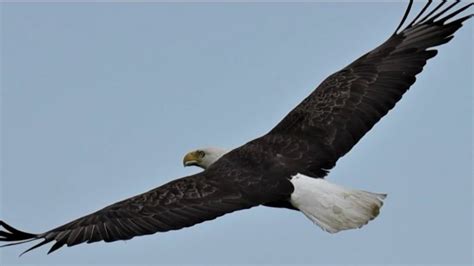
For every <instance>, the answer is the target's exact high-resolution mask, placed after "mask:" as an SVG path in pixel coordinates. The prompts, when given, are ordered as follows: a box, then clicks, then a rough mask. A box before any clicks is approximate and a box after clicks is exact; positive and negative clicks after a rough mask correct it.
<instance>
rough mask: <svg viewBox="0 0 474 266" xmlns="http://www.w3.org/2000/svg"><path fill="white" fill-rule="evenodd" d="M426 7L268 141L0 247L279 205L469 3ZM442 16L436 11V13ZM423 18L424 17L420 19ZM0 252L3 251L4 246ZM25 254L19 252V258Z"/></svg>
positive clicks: (368, 116)
mask: <svg viewBox="0 0 474 266" xmlns="http://www.w3.org/2000/svg"><path fill="white" fill-rule="evenodd" d="M457 4H458V2H454V3H453V4H450V5H448V6H447V7H444V6H445V2H442V3H441V4H439V5H438V6H437V7H435V8H434V9H432V11H430V12H428V11H427V10H428V9H429V7H430V5H431V1H429V2H428V3H427V4H426V6H425V7H424V8H423V9H422V11H421V12H420V13H419V14H418V15H417V16H416V17H415V18H414V19H413V20H412V21H411V22H410V23H408V25H407V26H405V27H404V28H403V29H402V30H399V29H400V28H402V25H403V24H404V22H405V19H406V18H407V16H408V13H409V11H410V7H411V2H410V5H409V7H408V8H407V11H406V13H405V16H404V18H403V20H402V22H401V23H400V26H399V27H398V28H397V30H396V31H395V33H394V34H393V35H392V36H390V38H389V39H388V40H387V41H386V42H384V43H383V44H382V45H380V46H379V47H377V48H375V49H374V50H372V51H370V52H369V53H367V54H365V55H363V56H362V57H360V58H359V59H357V60H355V61H354V62H353V63H351V64H350V65H348V66H347V67H345V68H343V69H342V70H340V71H338V72H336V73H334V74H333V75H331V76H329V77H328V78H327V79H326V80H324V81H323V82H322V83H321V85H319V86H318V87H317V88H316V90H315V91H313V92H312V93H311V94H310V95H309V96H308V97H307V98H306V99H304V101H303V102H302V103H300V104H299V105H298V106H297V107H296V108H294V109H293V110H292V111H291V112H290V113H289V114H288V115H287V116H286V117H285V118H284V119H283V120H282V121H281V122H280V123H279V124H278V125H277V126H276V127H275V128H273V129H272V130H271V131H270V132H269V133H268V134H266V135H264V136H262V137H260V138H257V139H255V140H253V141H251V142H249V143H247V144H245V145H243V146H241V147H239V148H237V149H235V150H233V151H231V152H229V153H228V154H226V155H224V156H223V157H222V158H221V159H219V160H218V161H217V162H216V163H214V164H213V165H211V166H210V167H209V168H208V169H207V170H205V171H203V172H201V173H199V174H196V175H192V176H188V177H184V178H181V179H177V180H174V181H172V182H169V183H167V184H165V185H162V186H160V187H158V188H155V189H153V190H150V191H148V192H146V193H143V194H140V195H137V196H135V197H132V198H129V199H126V200H123V201H120V202H117V203H115V204H112V205H110V206H108V207H105V208H103V209H101V210H99V211H97V212H94V213H92V214H89V215H86V216H84V217H82V218H79V219H77V220H74V221H72V222H70V223H67V224H65V225H62V226H60V227H57V228H55V229H52V230H50V231H47V232H45V233H41V234H31V233H26V232H22V231H19V230H17V229H15V228H13V227H11V226H9V225H7V224H6V223H4V222H3V221H0V225H1V226H3V228H4V229H5V230H0V241H7V242H11V243H10V244H7V245H16V244H20V243H24V242H28V241H32V240H37V239H42V242H40V243H39V244H37V245H35V246H33V247H31V248H30V249H28V250H27V251H30V250H32V249H34V248H37V247H39V246H42V245H44V244H46V243H49V242H52V241H54V242H55V243H54V245H53V246H52V248H51V249H50V251H49V252H53V251H55V250H57V249H58V248H60V247H62V246H64V245H67V246H74V245H77V244H80V243H84V242H87V243H92V242H97V241H102V240H103V241H106V242H111V241H116V240H127V239H131V238H133V237H135V236H140V235H146V234H153V233H156V232H165V231H169V230H177V229H181V228H184V227H189V226H192V225H194V224H197V223H200V222H203V221H207V220H211V219H214V218H216V217H219V216H221V215H224V214H226V213H230V212H233V211H236V210H241V209H247V208H251V207H253V206H258V205H267V206H274V207H287V208H292V207H291V206H290V205H288V201H287V200H288V198H289V197H290V195H291V193H292V192H293V189H294V188H293V185H292V184H291V183H290V182H289V180H288V179H289V177H290V176H292V175H294V174H296V173H302V174H305V175H307V176H311V177H314V178H322V177H324V176H325V175H326V174H327V173H328V171H329V170H330V169H331V168H332V167H334V166H335V164H336V161H337V160H338V159H339V158H340V157H342V156H343V155H344V154H346V153H347V152H348V151H349V150H350V149H351V148H352V147H353V146H354V145H355V144H356V143H357V142H358V141H359V140H360V139H361V138H362V137H363V136H364V135H365V134H366V133H367V132H368V131H369V130H370V129H371V128H372V127H373V126H374V125H375V124H376V123H377V122H378V121H379V120H380V119H381V118H382V117H383V116H384V115H385V114H387V112H388V111H389V110H391V109H392V108H393V107H394V106H395V104H396V103H397V102H398V101H399V100H400V99H401V97H402V95H403V94H404V93H405V92H406V91H407V90H408V89H409V88H410V86H411V85H412V84H413V83H414V82H415V80H416V78H415V76H416V75H417V74H418V73H420V72H421V71H422V70H423V67H424V65H425V64H426V62H427V60H428V59H430V58H432V57H434V56H435V55H436V53H437V51H436V50H434V49H432V48H433V47H436V46H438V45H441V44H444V43H446V42H448V41H450V40H451V39H452V38H453V34H454V33H455V32H456V31H457V30H458V29H459V28H461V27H462V23H463V22H464V21H465V20H467V19H469V18H470V17H472V16H473V15H472V14H470V15H467V16H464V17H461V18H457V19H454V20H452V21H450V22H448V20H449V19H452V18H453V17H454V16H456V15H458V14H460V13H462V12H463V11H465V10H466V9H467V8H469V7H470V6H471V5H472V3H471V4H468V5H466V6H464V7H462V8H460V9H458V10H456V11H454V12H451V10H452V9H453V7H454V6H456V5H457ZM443 8H444V9H443ZM425 13H427V14H425ZM7 245H6V246H7ZM27 251H25V252H27Z"/></svg>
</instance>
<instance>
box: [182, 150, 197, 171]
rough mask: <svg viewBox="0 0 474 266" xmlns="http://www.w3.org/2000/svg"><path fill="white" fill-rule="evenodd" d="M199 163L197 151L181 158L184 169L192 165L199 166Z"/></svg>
mask: <svg viewBox="0 0 474 266" xmlns="http://www.w3.org/2000/svg"><path fill="white" fill-rule="evenodd" d="M200 161H201V159H200V156H199V153H198V152H197V151H192V152H190V153H188V154H186V155H185V156H184V158H183V165H184V167H186V166H192V165H199V162H200Z"/></svg>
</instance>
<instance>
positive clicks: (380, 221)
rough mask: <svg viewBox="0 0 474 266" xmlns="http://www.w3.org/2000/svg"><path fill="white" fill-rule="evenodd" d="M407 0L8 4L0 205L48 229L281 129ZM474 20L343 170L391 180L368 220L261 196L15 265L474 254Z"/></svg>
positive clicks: (381, 34)
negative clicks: (323, 215)
mask: <svg viewBox="0 0 474 266" xmlns="http://www.w3.org/2000/svg"><path fill="white" fill-rule="evenodd" d="M405 7H406V4H404V3H399V2H394V3H332V4H328V3H298V4H292V3H271V4H269V3H258V4H255V3H233V4H218V3H201V4H193V3H177V4H171V3H140V4H131V3H121V4H110V3H88V4H79V3H69V4H64V3H63V4H61V3H49V4H46V3H42V4H31V3H30V4H28V3H16V4H15V3H2V4H1V8H2V13H1V19H2V20H1V22H2V28H1V37H2V40H1V45H2V47H1V78H2V80H1V96H2V99H1V204H0V205H1V212H0V218H1V219H3V220H5V221H7V222H9V223H11V224H12V225H14V226H16V227H18V228H19V229H23V230H25V231H31V232H38V233H39V232H43V231H46V230H49V229H52V228H53V227H56V226H59V225H61V224H63V223H65V222H68V221H70V220H72V219H75V218H77V217H80V216H83V215H85V214H88V213H90V212H92V211H95V210H97V209H99V208H102V207H104V206H105V205H108V204H110V203H113V202H116V201H118V200H121V199H124V198H127V197H129V196H132V195H135V194H138V193H141V192H144V191H147V190H149V189H151V188H153V187H156V186H159V185H160V184H163V183H165V182H168V181H170V180H172V179H175V178H178V177H181V176H184V175H188V174H191V173H195V172H197V171H198V169H197V168H183V166H182V157H183V155H184V154H185V153H186V152H188V151H190V150H192V149H195V148H199V147H203V146H208V145H214V146H221V147H227V148H232V147H236V146H238V145H241V144H244V143H245V142H247V141H249V140H251V139H253V138H255V137H258V136H260V135H262V134H264V133H266V132H267V131H268V130H270V129H271V128H272V127H273V126H274V125H275V124H276V123H277V122H278V121H280V120H281V119H282V118H283V116H284V115H285V114H287V113H288V112H289V110H290V109H291V108H293V107H294V106H295V105H296V104H298V103H299V102H300V101H301V100H302V99H303V98H304V97H306V96H307V95H308V94H309V93H310V92H311V91H312V89H313V88H314V87H316V86H317V85H318V84H319V83H320V82H321V81H322V80H323V79H324V78H325V77H327V76H328V75H330V74H331V73H333V72H335V71H337V70H339V69H340V68H342V67H344V66H345V65H347V64H349V63H350V62H352V61H353V60H354V59H356V58H357V57H359V56H361V55H362V54H363V53H365V52H367V51H369V50H371V49H373V48H374V47H376V46H377V45H379V44H380V43H381V42H382V41H384V40H385V39H386V38H388V37H389V35H390V34H391V33H392V32H393V31H394V29H395V28H396V26H397V25H398V23H399V21H400V19H401V17H402V15H403V12H404V10H405ZM414 8H415V10H419V9H420V8H421V4H416V5H415V6H414ZM470 12H471V13H472V12H473V9H472V8H471V9H470ZM414 13H415V12H414ZM414 13H413V14H414ZM473 23H474V20H471V21H468V22H467V23H466V25H465V27H464V28H462V29H461V30H460V31H459V32H457V34H456V38H454V40H453V41H452V42H450V43H449V44H447V45H444V46H442V47H441V48H440V49H439V54H438V56H437V57H436V58H434V59H432V60H430V61H429V62H428V64H427V66H426V67H425V70H424V71H423V73H422V74H421V75H419V76H418V80H417V82H416V83H415V85H414V86H412V88H411V90H410V91H409V92H408V93H407V94H405V97H404V98H403V99H402V100H401V102H400V103H399V104H398V105H397V107H396V108H395V109H394V110H393V111H392V112H390V113H389V114H388V115H387V116H386V117H385V118H384V119H382V121H381V122H380V123H378V124H377V125H376V126H375V128H374V129H373V130H372V131H370V132H369V133H368V134H367V135H366V136H365V137H364V138H363V139H362V140H361V141H360V142H359V144H358V145H357V146H356V147H354V148H353V149H352V151H351V152H350V153H349V154H347V155H346V156H345V157H344V158H343V159H341V160H340V161H339V162H338V164H337V167H336V168H335V169H334V170H333V171H332V172H331V173H330V175H329V177H328V178H329V179H330V180H331V181H333V182H335V183H338V184H343V185H346V186H351V187H354V188H358V189H365V190H369V191H374V192H385V193H388V195H389V196H388V198H387V200H386V201H385V205H384V207H383V209H382V211H381V214H380V216H379V217H378V218H377V219H376V220H374V221H372V222H371V223H370V224H369V225H367V226H366V227H364V228H363V229H360V230H352V231H346V232H342V233H338V234H335V235H331V234H328V233H326V232H323V231H322V230H321V229H319V228H318V227H317V226H315V225H313V224H312V223H311V222H310V221H309V220H308V219H307V218H305V217H304V216H303V215H302V214H301V213H298V212H294V211H289V210H284V209H272V208H264V207H258V208H253V209H250V210H245V211H240V212H236V213H232V214H230V215H226V216H224V217H221V218H219V219H217V220H214V221H211V222H206V223H203V224H200V225H197V226H194V227H191V228H188V229H184V230H180V231H174V232H168V233H163V234H155V235H151V236H145V237H139V238H134V239H133V240H130V241H126V242H123V241H119V242H114V243H107V244H105V243H102V242H101V243H95V244H90V245H80V246H76V247H74V248H63V249H61V250H59V251H57V252H55V253H53V254H52V255H49V256H47V255H46V252H47V250H48V247H49V246H47V247H46V248H40V249H37V250H34V251H33V252H31V253H28V254H27V255H24V256H23V257H21V258H18V254H19V253H20V252H21V251H23V250H25V249H26V248H28V247H29V246H30V245H28V244H27V245H20V246H15V247H10V248H4V249H1V251H0V256H1V261H0V264H2V265H6V264H36V263H43V264H48V265H54V264H61V265H64V264H73V263H76V264H88V263H100V264H105V263H110V264H116V263H122V264H146V263H157V264H160V263H161V264H170V263H199V264H208V263H236V264H239V263H246V264H247V263H249V264H261V263H271V264H275V263H283V264H295V263H312V264H316V263H332V264H349V263H350V264H353V263H356V264H368V263H375V264H380V263H394V264H408V263H441V264H452V263H464V264H471V263H472V255H471V253H472V248H473V246H472V234H473V230H472V222H473V218H472V209H473V203H472V202H473V197H472V191H473V186H472V185H473V184H472V148H473V145H472V122H473V120H472V111H473V110H472V104H473V97H472V91H473V47H474V45H473Z"/></svg>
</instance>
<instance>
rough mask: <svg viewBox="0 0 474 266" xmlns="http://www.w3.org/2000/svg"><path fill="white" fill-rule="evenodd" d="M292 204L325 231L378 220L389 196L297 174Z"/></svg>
mask: <svg viewBox="0 0 474 266" xmlns="http://www.w3.org/2000/svg"><path fill="white" fill-rule="evenodd" d="M291 183H293V186H294V187H295V190H294V192H293V193H292V194H291V200H290V202H291V204H292V205H293V206H294V207H296V208H298V209H299V210H300V211H301V212H303V213H304V214H305V215H306V216H307V217H308V218H309V219H310V220H311V221H313V222H314V223H316V224H317V225H319V226H320V227H321V228H322V229H323V230H324V231H327V232H330V233H337V232H339V231H341V230H347V229H353V228H360V227H362V226H363V225H365V224H367V223H368V222H369V221H370V220H372V219H374V218H375V217H377V215H378V214H379V212H380V208H381V207H382V205H383V200H384V199H385V197H386V196H387V195H386V194H377V193H372V192H366V191H362V190H355V189H350V188H345V187H342V186H339V185H336V184H332V183H329V182H328V181H327V180H325V179H322V178H312V177H307V176H304V175H300V174H299V175H296V176H294V177H293V178H292V179H291Z"/></svg>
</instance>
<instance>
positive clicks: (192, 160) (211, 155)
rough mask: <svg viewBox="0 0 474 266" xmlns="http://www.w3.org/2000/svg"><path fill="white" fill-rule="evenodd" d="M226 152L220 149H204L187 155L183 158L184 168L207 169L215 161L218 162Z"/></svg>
mask: <svg viewBox="0 0 474 266" xmlns="http://www.w3.org/2000/svg"><path fill="white" fill-rule="evenodd" d="M227 152H228V150H225V149H221V148H204V149H198V150H195V151H192V152H189V153H187V154H186V155H185V156H184V158H183V165H184V166H192V165H194V166H199V167H201V168H202V169H206V168H208V167H209V166H210V165H211V164H213V163H214V162H215V161H217V160H219V158H221V157H222V156H223V155H224V154H226V153H227Z"/></svg>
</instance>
